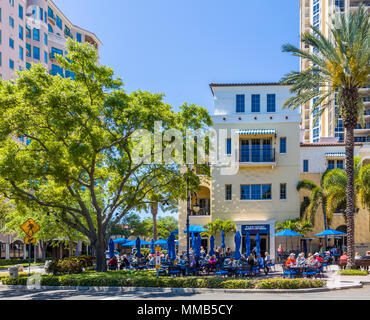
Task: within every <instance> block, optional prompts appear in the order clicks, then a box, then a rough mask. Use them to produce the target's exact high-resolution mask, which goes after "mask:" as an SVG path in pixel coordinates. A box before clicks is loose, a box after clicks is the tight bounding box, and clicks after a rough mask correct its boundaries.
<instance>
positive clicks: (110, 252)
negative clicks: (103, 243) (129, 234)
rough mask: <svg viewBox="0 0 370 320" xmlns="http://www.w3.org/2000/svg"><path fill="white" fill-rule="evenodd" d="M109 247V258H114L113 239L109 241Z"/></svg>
mask: <svg viewBox="0 0 370 320" xmlns="http://www.w3.org/2000/svg"><path fill="white" fill-rule="evenodd" d="M108 247H109V258H113V257H114V242H113V240H112V239H109V243H108Z"/></svg>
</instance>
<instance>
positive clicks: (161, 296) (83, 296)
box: [0, 285, 370, 301]
mask: <svg viewBox="0 0 370 320" xmlns="http://www.w3.org/2000/svg"><path fill="white" fill-rule="evenodd" d="M288 299H295V300H318V299H323V300H370V286H368V285H365V286H364V287H363V288H359V289H348V290H339V291H325V292H312V293H299V292H296V293H258V292H253V293H182V294H180V293H163V292H132V293H120V292H96V291H77V290H27V289H6V288H1V287H0V300H158V301H160V300H162V301H163V300H215V301H219V300H288Z"/></svg>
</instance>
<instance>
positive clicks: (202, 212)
mask: <svg viewBox="0 0 370 320" xmlns="http://www.w3.org/2000/svg"><path fill="white" fill-rule="evenodd" d="M210 215H211V211H210V210H209V208H200V210H199V212H198V213H195V212H194V211H192V212H191V216H192V217H205V216H210Z"/></svg>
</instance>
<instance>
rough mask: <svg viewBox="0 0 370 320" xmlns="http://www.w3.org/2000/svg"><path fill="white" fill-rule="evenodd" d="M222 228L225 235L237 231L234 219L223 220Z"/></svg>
mask: <svg viewBox="0 0 370 320" xmlns="http://www.w3.org/2000/svg"><path fill="white" fill-rule="evenodd" d="M221 230H223V231H224V234H225V237H226V235H227V234H229V233H236V225H235V222H234V221H233V220H226V221H223V222H222V225H221Z"/></svg>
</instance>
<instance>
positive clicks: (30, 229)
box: [21, 218, 40, 238]
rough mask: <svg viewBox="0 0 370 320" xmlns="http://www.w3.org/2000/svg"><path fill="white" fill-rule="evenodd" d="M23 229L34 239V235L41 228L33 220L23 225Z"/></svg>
mask: <svg viewBox="0 0 370 320" xmlns="http://www.w3.org/2000/svg"><path fill="white" fill-rule="evenodd" d="M21 229H22V230H23V231H24V232H25V233H26V234H27V235H28V236H29V237H31V238H32V237H33V235H34V234H36V233H37V232H38V231H39V230H40V227H39V225H38V224H37V223H36V222H35V221H34V220H33V219H31V218H30V219H28V220H27V221H26V222H25V223H23V224H22V225H21Z"/></svg>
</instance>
